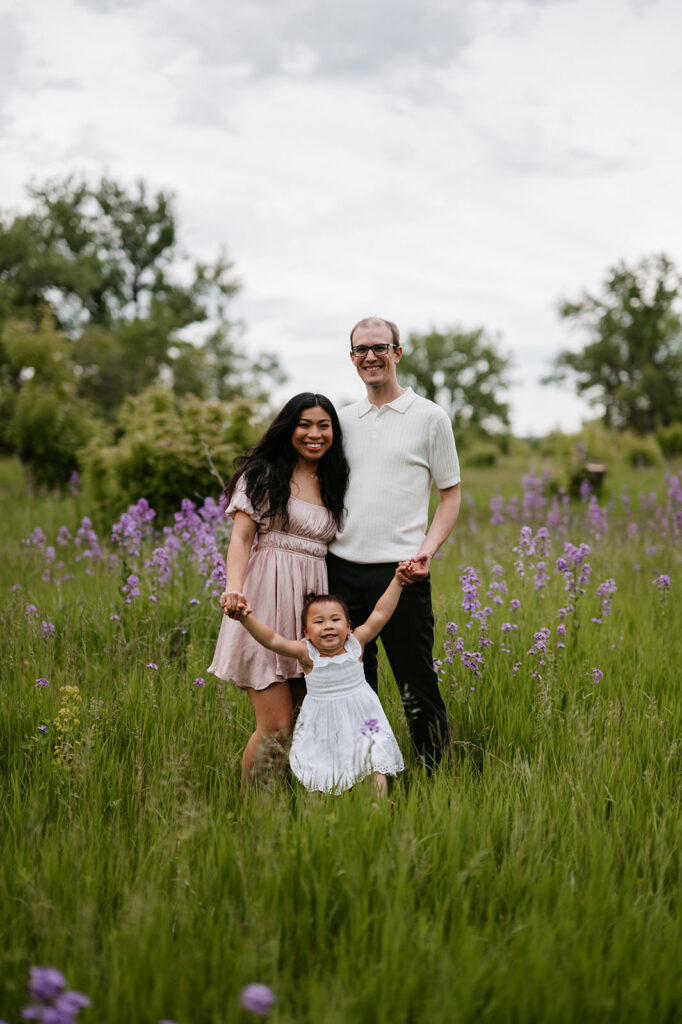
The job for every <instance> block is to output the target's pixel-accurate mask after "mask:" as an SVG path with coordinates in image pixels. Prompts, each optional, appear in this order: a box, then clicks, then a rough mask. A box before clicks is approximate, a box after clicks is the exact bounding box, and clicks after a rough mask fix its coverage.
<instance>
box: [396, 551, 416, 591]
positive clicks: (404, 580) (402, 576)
mask: <svg viewBox="0 0 682 1024" xmlns="http://www.w3.org/2000/svg"><path fill="white" fill-rule="evenodd" d="M395 578H396V579H397V581H398V583H399V584H400V586H401V587H408V586H409V585H410V583H413V582H414V579H413V577H412V559H411V558H408V559H407V560H406V561H404V562H399V563H398V568H397V569H396V571H395Z"/></svg>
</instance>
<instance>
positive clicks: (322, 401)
mask: <svg viewBox="0 0 682 1024" xmlns="http://www.w3.org/2000/svg"><path fill="white" fill-rule="evenodd" d="M315 405H319V406H320V407H321V408H322V409H324V411H325V412H326V413H327V415H328V416H329V419H330V420H331V423H332V431H333V440H332V443H331V445H330V447H329V449H328V451H326V452H325V454H324V455H323V456H322V458H321V459H320V461H319V462H318V464H317V466H318V468H317V478H318V480H319V483H320V495H321V497H322V501H323V502H324V504H325V506H326V508H327V509H328V511H329V513H330V515H331V517H332V519H333V520H334V523H335V524H336V528H337V530H338V529H339V528H340V526H341V520H342V518H343V513H344V512H345V506H344V504H343V499H344V497H345V494H346V487H347V486H348V463H347V462H346V456H345V455H344V454H343V431H342V430H341V424H340V423H339V417H338V416H337V413H336V409H335V408H334V406H333V405H332V403H331V402H330V401H329V399H328V398H326V397H325V396H324V395H317V394H315V393H314V392H313V391H303V392H301V394H300V395H294V397H293V398H290V399H289V401H288V402H287V404H286V405H285V406H284V408H283V409H282V410H281V412H279V413H278V414H277V416H276V417H275V418H274V420H273V421H272V423H271V424H270V426H269V427H268V429H267V430H266V431H265V433H264V434H263V437H262V438H261V439H260V441H259V442H258V444H257V445H255V447H254V448H250V449H249V450H248V451H247V452H246V453H245V454H244V455H240V456H238V457H237V458H236V459H235V460H234V465H235V469H236V472H235V474H234V476H232V477H231V479H230V481H229V483H228V485H227V487H226V488H225V496H226V498H227V501H228V504H229V502H230V500H231V498H232V495H233V493H234V489H235V487H236V485H237V483H238V482H239V480H241V478H242V477H244V479H245V484H246V494H247V496H248V498H249V500H250V502H251V504H252V505H253V507H254V509H255V510H256V511H257V512H258V513H259V515H263V516H266V517H267V518H268V519H273V518H274V517H275V516H280V517H281V519H282V523H283V528H284V529H285V530H286V529H287V527H288V525H289V516H288V514H287V506H288V504H289V498H290V496H291V490H290V487H289V485H290V481H291V475H292V473H293V471H294V467H295V465H296V462H297V460H298V453H297V451H296V449H295V448H294V446H293V444H292V443H291V438H292V436H293V433H294V429H295V428H296V427H297V426H298V421H299V419H300V418H301V414H302V413H303V411H304V410H305V409H312V408H313V406H315Z"/></svg>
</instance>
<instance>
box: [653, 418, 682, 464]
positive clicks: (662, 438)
mask: <svg viewBox="0 0 682 1024" xmlns="http://www.w3.org/2000/svg"><path fill="white" fill-rule="evenodd" d="M656 440H657V441H658V445H659V447H660V449H661V451H662V452H663V454H664V455H665V456H666V458H670V456H672V455H682V423H670V424H669V425H668V426H667V427H659V428H658V430H657V431H656Z"/></svg>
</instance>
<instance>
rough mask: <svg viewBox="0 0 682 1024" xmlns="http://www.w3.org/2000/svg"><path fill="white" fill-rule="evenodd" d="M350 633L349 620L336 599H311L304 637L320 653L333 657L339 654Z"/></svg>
mask: <svg viewBox="0 0 682 1024" xmlns="http://www.w3.org/2000/svg"><path fill="white" fill-rule="evenodd" d="M349 633H350V622H349V621H348V619H347V618H346V613H345V612H344V610H343V608H342V607H341V605H340V604H339V603H338V601H313V603H312V604H311V605H310V607H309V608H308V614H307V616H306V623H305V637H306V639H307V640H310V642H311V644H313V646H314V647H316V648H317V649H318V651H319V652H320V654H322V655H324V656H325V657H327V658H333V657H334V656H335V655H337V654H341V652H342V651H343V646H344V644H345V642H346V639H347V637H348V634H349Z"/></svg>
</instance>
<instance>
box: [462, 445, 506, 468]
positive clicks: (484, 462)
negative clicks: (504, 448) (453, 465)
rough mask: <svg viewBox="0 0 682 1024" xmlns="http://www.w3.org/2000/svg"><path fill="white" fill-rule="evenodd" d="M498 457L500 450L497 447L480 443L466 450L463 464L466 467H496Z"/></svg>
mask: <svg viewBox="0 0 682 1024" xmlns="http://www.w3.org/2000/svg"><path fill="white" fill-rule="evenodd" d="M498 455H499V450H498V448H497V446H496V445H494V444H489V443H486V442H485V441H479V442H477V443H474V444H472V445H471V446H467V447H466V448H465V450H464V454H463V456H462V462H463V463H464V465H465V466H481V467H486V466H494V465H495V463H496V462H497V457H498Z"/></svg>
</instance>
